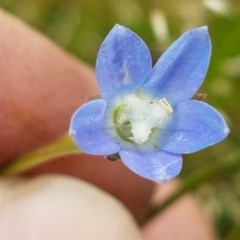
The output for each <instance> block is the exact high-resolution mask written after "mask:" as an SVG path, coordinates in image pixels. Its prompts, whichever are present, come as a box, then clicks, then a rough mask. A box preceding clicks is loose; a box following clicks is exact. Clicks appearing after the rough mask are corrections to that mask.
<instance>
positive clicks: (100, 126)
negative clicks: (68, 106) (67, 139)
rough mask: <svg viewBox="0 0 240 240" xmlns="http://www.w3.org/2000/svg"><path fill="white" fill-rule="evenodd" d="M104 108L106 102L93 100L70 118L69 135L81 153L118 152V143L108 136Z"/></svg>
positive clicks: (101, 153) (103, 153)
mask: <svg viewBox="0 0 240 240" xmlns="http://www.w3.org/2000/svg"><path fill="white" fill-rule="evenodd" d="M106 108H107V103H106V101H104V100H102V99H98V100H93V101H90V102H88V103H86V104H84V105H83V106H82V107H80V108H79V109H78V110H77V111H76V112H75V113H74V115H73V116H72V119H71V124H70V130H69V133H70V135H71V136H72V137H73V139H74V140H75V141H76V143H77V145H78V146H79V148H80V149H81V150H82V151H83V152H86V153H91V154H96V155H108V154H113V153H117V152H118V151H119V150H120V147H119V145H118V143H117V142H116V141H115V140H114V138H112V137H111V136H110V130H109V128H108V127H107V123H106V122H107V121H106Z"/></svg>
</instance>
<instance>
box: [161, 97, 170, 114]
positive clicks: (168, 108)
mask: <svg viewBox="0 0 240 240" xmlns="http://www.w3.org/2000/svg"><path fill="white" fill-rule="evenodd" d="M159 103H160V104H161V105H162V106H163V107H164V108H165V109H167V111H168V112H169V113H172V112H173V108H172V106H171V105H170V103H169V102H168V101H167V99H166V98H162V99H160V100H159Z"/></svg>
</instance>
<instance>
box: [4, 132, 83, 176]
mask: <svg viewBox="0 0 240 240" xmlns="http://www.w3.org/2000/svg"><path fill="white" fill-rule="evenodd" d="M77 153H80V150H79V148H78V147H77V146H76V144H75V143H74V142H73V140H72V138H71V137H70V136H69V135H68V134H65V135H64V136H63V137H61V138H60V139H59V140H57V141H56V142H53V143H51V144H49V145H47V146H44V147H42V148H39V149H36V150H33V151H31V152H29V153H26V154H23V155H21V156H20V157H18V158H16V159H15V160H14V162H12V163H10V164H8V165H6V166H5V167H3V168H2V169H0V175H2V176H12V175H17V174H20V173H23V172H25V171H27V170H29V169H31V168H33V167H36V166H38V165H40V164H42V163H44V162H47V161H50V160H52V159H53V158H57V157H61V156H66V155H70V154H77Z"/></svg>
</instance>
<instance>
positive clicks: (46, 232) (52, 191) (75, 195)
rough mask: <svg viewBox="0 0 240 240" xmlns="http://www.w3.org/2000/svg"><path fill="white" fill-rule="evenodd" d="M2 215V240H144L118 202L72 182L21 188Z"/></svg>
mask: <svg viewBox="0 0 240 240" xmlns="http://www.w3.org/2000/svg"><path fill="white" fill-rule="evenodd" d="M0 209H1V215H0V239H8V240H13V239H18V240H25V239H45V240H55V239H56V240H57V239H68V240H73V239H89V240H90V239H99V240H101V239H102V240H112V239H115V240H122V239H125V240H132V239H136V240H138V239H141V236H140V232H139V230H138V228H137V225H136V223H135V222H134V220H133V218H132V216H131V215H130V214H129V213H128V211H127V210H126V209H125V208H124V207H123V206H122V205H121V204H120V203H119V202H118V201H117V200H115V199H114V198H113V197H111V196H110V195H108V194H106V193H105V192H103V191H101V190H100V189H97V188H96V187H94V186H92V185H90V184H87V183H86V182H83V181H80V180H76V179H74V178H70V177H63V176H60V175H48V176H42V177H38V178H35V179H32V180H28V181H27V182H24V183H23V184H19V185H18V186H17V187H15V188H13V190H12V191H11V192H8V194H7V195H5V196H4V198H3V201H1V205H0Z"/></svg>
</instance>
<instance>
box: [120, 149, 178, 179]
mask: <svg viewBox="0 0 240 240" xmlns="http://www.w3.org/2000/svg"><path fill="white" fill-rule="evenodd" d="M120 156H121V159H122V161H123V163H124V164H125V165H126V166H127V167H128V168H130V169H131V170H132V171H133V172H135V173H136V174H138V175H140V176H142V177H144V178H147V179H150V180H152V181H155V182H158V183H159V182H165V181H168V180H170V179H172V178H174V177H175V176H177V175H178V174H179V172H180V170H181V168H182V156H181V155H179V154H171V153H167V152H164V151H152V152H146V151H137V150H136V151H135V150H124V151H121V152H120Z"/></svg>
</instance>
